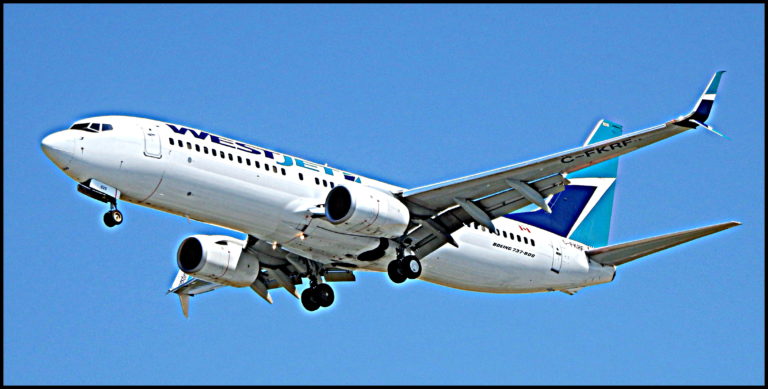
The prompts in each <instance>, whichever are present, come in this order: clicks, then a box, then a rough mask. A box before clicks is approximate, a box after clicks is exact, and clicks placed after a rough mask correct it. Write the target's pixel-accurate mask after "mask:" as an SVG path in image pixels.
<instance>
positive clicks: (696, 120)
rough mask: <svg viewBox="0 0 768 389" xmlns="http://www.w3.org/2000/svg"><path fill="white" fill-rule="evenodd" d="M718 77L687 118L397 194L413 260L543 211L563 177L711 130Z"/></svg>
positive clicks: (715, 76) (558, 188)
mask: <svg viewBox="0 0 768 389" xmlns="http://www.w3.org/2000/svg"><path fill="white" fill-rule="evenodd" d="M722 73H723V71H719V72H717V73H715V75H714V76H713V77H712V79H711V80H710V83H709V85H707V88H706V89H705V91H704V93H703V94H702V96H701V98H699V100H698V102H697V103H696V105H695V106H694V109H693V110H692V111H691V112H690V113H689V114H687V115H684V116H680V117H679V118H677V119H675V120H670V121H668V122H666V123H664V124H662V125H659V126H656V127H652V128H648V129H645V130H640V131H636V132H633V133H631V134H626V135H622V136H618V137H615V138H612V139H607V140H604V141H601V142H597V143H593V144H590V145H585V146H583V147H578V148H574V149H570V150H567V151H563V152H559V153H555V154H552V155H548V156H545V157H542V158H537V159H534V160H531V161H527V162H523V163H518V164H515V165H509V166H505V167H501V168H498V169H493V170H489V171H486V172H482V173H477V174H473V175H469V176H466V177H461V178H457V179H453V180H448V181H444V182H440V183H436V184H432V185H427V186H422V187H418V188H414V189H409V190H405V191H403V192H402V193H401V194H400V196H401V198H402V200H403V201H404V202H405V204H406V205H407V206H408V208H409V210H410V211H411V215H412V217H413V220H412V221H413V222H414V224H413V225H412V226H411V229H410V230H409V232H408V236H407V239H410V243H411V249H413V250H414V252H415V254H416V256H417V257H419V258H423V257H424V256H426V255H427V254H429V253H431V252H432V251H434V250H436V249H437V248H439V247H441V246H442V245H443V244H445V243H449V244H453V245H456V242H455V241H454V240H453V238H451V235H450V234H451V233H453V232H455V231H456V230H458V229H459V228H461V227H462V226H463V225H466V224H468V223H471V222H473V221H474V222H476V223H478V224H481V225H485V226H486V227H488V228H489V229H490V230H491V231H494V227H493V223H492V220H493V219H495V218H497V217H499V216H502V215H505V214H508V213H510V212H512V211H514V210H517V209H519V208H522V207H524V206H526V205H528V204H536V205H538V206H539V207H540V208H542V209H544V210H545V211H549V208H548V206H547V204H546V202H545V200H544V199H545V198H546V197H547V196H549V195H551V194H554V193H557V192H560V191H562V190H564V189H565V185H567V184H568V180H567V179H566V178H565V175H566V174H567V173H570V172H574V171H577V170H580V169H584V168H586V167H589V166H592V165H595V164H598V163H600V162H603V161H606V160H609V159H612V158H616V157H618V156H620V155H624V154H627V153H630V152H632V151H635V150H638V149H640V148H643V147H646V146H648V145H651V144H654V143H656V142H658V141H661V140H664V139H666V138H669V137H671V136H674V135H677V134H680V133H682V132H685V131H688V130H691V129H694V128H696V127H698V126H702V127H705V128H706V129H708V130H711V131H713V132H714V130H712V128H711V127H710V126H708V125H706V124H704V122H705V121H706V120H707V118H708V117H709V114H710V112H711V109H712V106H713V103H714V99H715V95H716V93H717V87H718V85H719V83H720V77H721V76H722ZM601 123H602V122H601ZM598 125H600V124H598ZM718 134H719V133H718Z"/></svg>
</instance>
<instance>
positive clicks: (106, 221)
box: [104, 212, 115, 228]
mask: <svg viewBox="0 0 768 389" xmlns="http://www.w3.org/2000/svg"><path fill="white" fill-rule="evenodd" d="M104 224H106V225H107V227H110V228H111V227H114V226H115V221H114V220H112V214H111V212H107V213H105V214H104Z"/></svg>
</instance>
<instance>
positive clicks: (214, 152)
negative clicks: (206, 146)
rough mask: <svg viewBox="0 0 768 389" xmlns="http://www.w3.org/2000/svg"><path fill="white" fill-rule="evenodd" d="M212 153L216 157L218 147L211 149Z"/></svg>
mask: <svg viewBox="0 0 768 389" xmlns="http://www.w3.org/2000/svg"><path fill="white" fill-rule="evenodd" d="M211 154H213V156H214V157H215V156H216V149H211Z"/></svg>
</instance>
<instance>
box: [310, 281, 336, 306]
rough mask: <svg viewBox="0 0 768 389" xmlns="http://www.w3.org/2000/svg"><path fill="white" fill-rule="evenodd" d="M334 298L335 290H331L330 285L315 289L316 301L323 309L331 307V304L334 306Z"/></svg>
mask: <svg viewBox="0 0 768 389" xmlns="http://www.w3.org/2000/svg"><path fill="white" fill-rule="evenodd" d="M334 298H335V296H334V294H333V288H331V286H330V285H328V284H320V285H318V286H316V287H315V301H317V303H318V304H320V306H321V307H323V308H327V307H330V306H331V304H333V300H334Z"/></svg>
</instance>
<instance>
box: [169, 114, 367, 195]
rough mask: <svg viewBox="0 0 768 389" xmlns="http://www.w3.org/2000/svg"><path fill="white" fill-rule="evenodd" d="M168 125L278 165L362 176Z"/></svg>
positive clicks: (347, 176) (349, 176)
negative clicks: (262, 156)
mask: <svg viewBox="0 0 768 389" xmlns="http://www.w3.org/2000/svg"><path fill="white" fill-rule="evenodd" d="M166 125H167V126H168V127H170V128H171V130H173V132H175V133H177V134H181V135H186V134H187V133H189V134H191V135H192V136H194V137H195V138H197V139H200V140H205V139H206V138H207V139H209V140H210V141H211V142H213V143H216V144H218V145H220V146H225V147H230V148H233V149H235V150H239V151H244V152H246V153H251V154H256V155H264V157H266V158H269V159H272V160H274V161H275V164H277V165H281V166H293V165H294V164H295V165H296V166H299V167H303V168H305V169H309V170H312V171H315V172H320V171H321V170H320V169H322V171H323V172H325V174H327V175H329V176H333V175H335V174H334V171H336V172H339V174H341V175H342V176H344V179H346V180H349V181H353V182H357V183H359V182H360V177H357V176H354V175H352V174H350V173H347V172H342V171H340V170H338V169H334V168H331V167H328V166H321V165H318V164H316V163H312V162H309V161H304V160H301V159H299V158H294V157H291V156H288V155H285V154H281V153H278V152H274V151H270V150H267V149H263V148H260V147H256V146H253V145H249V144H247V143H243V142H238V141H236V140H233V139H229V138H225V137H222V136H218V135H213V134H209V133H207V132H205V131H200V130H193V129H191V128H186V127H176V126H174V125H173V124H168V123H166Z"/></svg>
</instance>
